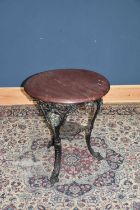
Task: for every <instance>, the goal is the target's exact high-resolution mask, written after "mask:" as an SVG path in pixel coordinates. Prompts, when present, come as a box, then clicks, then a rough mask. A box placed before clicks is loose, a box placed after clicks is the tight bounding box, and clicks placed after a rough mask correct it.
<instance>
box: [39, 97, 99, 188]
mask: <svg viewBox="0 0 140 210" xmlns="http://www.w3.org/2000/svg"><path fill="white" fill-rule="evenodd" d="M37 103H38V105H39V107H40V109H41V111H42V112H43V115H44V117H45V119H46V121H47V124H48V128H49V130H50V133H51V141H50V142H49V144H48V148H49V147H51V146H54V149H55V161H54V169H53V172H52V175H51V178H50V182H51V184H52V185H53V184H54V183H55V182H58V181H59V179H58V176H59V172H60V167H61V155H62V146H61V138H60V128H61V126H62V125H63V124H64V122H65V121H66V118H67V116H68V114H70V113H72V112H75V111H76V110H78V109H80V108H83V107H85V108H87V109H88V110H89V116H88V123H87V126H86V127H85V139H86V143H87V147H88V149H89V151H90V153H91V155H92V156H93V157H95V158H97V159H98V160H102V159H103V157H102V156H101V155H100V153H99V152H95V151H94V150H93V148H92V147H91V143H90V137H91V132H92V129H93V125H94V122H95V119H96V117H97V114H98V113H99V111H100V108H101V104H102V99H99V100H97V101H93V102H87V103H80V104H58V103H46V102H43V101H40V100H37Z"/></svg>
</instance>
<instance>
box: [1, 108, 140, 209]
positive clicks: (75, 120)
mask: <svg viewBox="0 0 140 210" xmlns="http://www.w3.org/2000/svg"><path fill="white" fill-rule="evenodd" d="M0 120H1V123H0V126H1V129H0V133H1V135H0V209H2V210H48V209H50V210H56V209H57V210H63V209H64V210H81V209H82V210H111V209H112V210H117V209H120V210H140V141H139V140H140V129H139V124H140V106H139V105H112V106H111V105H105V106H104V107H103V110H102V112H101V114H100V115H99V116H98V117H97V119H96V122H95V126H94V129H93V132H92V137H91V144H92V147H94V149H95V151H98V152H100V153H101V155H102V156H103V157H104V159H103V160H102V161H98V160H97V159H96V158H94V157H92V156H91V154H90V153H89V151H88V150H87V147H86V142H85V138H84V132H83V128H84V126H85V124H86V121H87V115H86V113H85V112H84V110H80V111H79V112H78V113H76V114H71V116H69V118H68V121H67V122H66V124H65V125H64V127H63V128H62V129H61V137H62V147H63V152H62V167H61V171H60V176H59V182H58V183H56V184H55V185H54V186H53V187H52V186H51V184H50V180H49V177H50V175H51V172H52V169H53V163H54V151H53V147H52V148H49V149H48V148H47V144H48V142H49V140H50V134H49V130H48V128H47V126H46V123H45V121H44V118H43V117H42V114H41V113H40V111H39V110H38V109H37V108H36V107H34V106H1V107H0Z"/></svg>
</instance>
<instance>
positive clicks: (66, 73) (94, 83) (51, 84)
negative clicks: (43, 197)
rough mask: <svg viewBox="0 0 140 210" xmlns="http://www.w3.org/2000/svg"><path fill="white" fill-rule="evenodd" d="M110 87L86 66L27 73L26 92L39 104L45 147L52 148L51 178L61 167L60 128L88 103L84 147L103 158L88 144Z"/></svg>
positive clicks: (107, 82)
mask: <svg viewBox="0 0 140 210" xmlns="http://www.w3.org/2000/svg"><path fill="white" fill-rule="evenodd" d="M109 89H110V84H109V81H108V80H107V79H106V78H105V77H104V76H103V75H101V74H99V73H97V72H94V71H90V70H85V69H55V70H48V71H44V72H40V73H38V74H35V75H33V76H31V77H29V78H28V79H27V80H26V81H25V83H24V90H25V92H26V93H27V94H28V95H30V96H31V97H32V98H33V99H34V100H35V101H36V102H37V104H38V106H39V107H40V109H41V110H42V112H43V115H44V117H45V119H46V122H47V125H48V128H49V130H50V133H51V140H50V142H49V143H48V148H49V147H51V146H53V147H54V150H55V161H54V169H53V171H52V174H51V178H50V182H51V184H52V185H53V184H54V183H55V182H58V181H59V178H58V177H59V172H60V167H61V153H62V146H61V138H60V128H61V126H62V125H63V124H64V122H65V120H66V118H67V116H68V115H69V114H70V113H71V112H74V111H76V110H77V109H80V107H85V108H86V107H88V109H85V110H88V122H87V125H86V126H85V139H86V143H87V148H88V149H89V151H90V153H91V155H92V156H94V157H95V158H97V159H98V160H103V159H104V158H103V157H102V156H101V154H100V153H99V152H95V151H94V149H93V148H92V147H91V144H90V137H91V132H92V129H93V125H94V121H95V119H96V117H97V115H98V113H99V110H100V107H101V104H102V97H103V96H104V95H106V93H107V92H108V91H109Z"/></svg>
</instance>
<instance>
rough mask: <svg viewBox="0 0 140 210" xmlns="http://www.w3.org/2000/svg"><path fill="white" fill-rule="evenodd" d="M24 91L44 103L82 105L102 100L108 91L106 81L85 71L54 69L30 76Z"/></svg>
mask: <svg viewBox="0 0 140 210" xmlns="http://www.w3.org/2000/svg"><path fill="white" fill-rule="evenodd" d="M24 89H25V91H26V92H27V93H28V94H29V95H30V96H31V97H33V98H35V99H39V100H41V101H44V102H54V103H64V104H72V103H82V102H90V101H95V100H97V99H100V98H102V97H103V96H104V95H105V94H106V93H107V92H108V91H109V89H110V84H109V82H108V80H107V79H106V78H105V77H104V76H102V75H101V74H98V73H96V72H94V71H89V70H85V69H56V70H49V71H45V72H41V73H38V74H35V75H33V76H31V77H30V78H29V79H27V80H26V82H25V84H24Z"/></svg>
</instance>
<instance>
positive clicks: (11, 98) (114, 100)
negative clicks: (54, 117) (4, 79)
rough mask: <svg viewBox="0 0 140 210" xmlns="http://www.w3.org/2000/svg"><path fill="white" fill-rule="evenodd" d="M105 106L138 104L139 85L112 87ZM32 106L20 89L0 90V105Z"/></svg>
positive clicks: (139, 99)
mask: <svg viewBox="0 0 140 210" xmlns="http://www.w3.org/2000/svg"><path fill="white" fill-rule="evenodd" d="M103 101H104V103H105V104H118V103H140V85H112V86H111V89H110V91H109V93H108V94H107V95H106V96H105V97H104V98H103ZM22 104H34V102H33V100H32V99H31V98H30V97H29V96H27V94H26V93H25V91H24V89H23V88H21V87H2V88H0V105H22Z"/></svg>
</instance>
